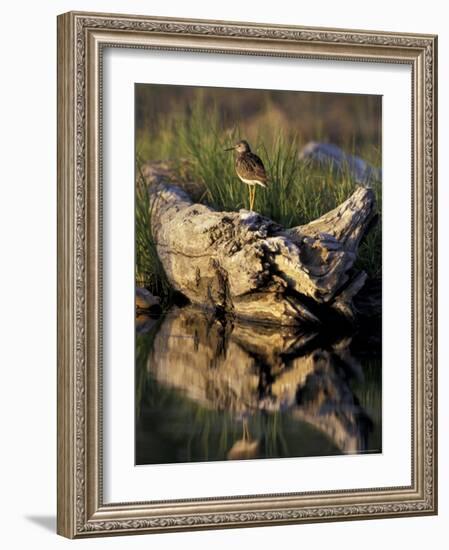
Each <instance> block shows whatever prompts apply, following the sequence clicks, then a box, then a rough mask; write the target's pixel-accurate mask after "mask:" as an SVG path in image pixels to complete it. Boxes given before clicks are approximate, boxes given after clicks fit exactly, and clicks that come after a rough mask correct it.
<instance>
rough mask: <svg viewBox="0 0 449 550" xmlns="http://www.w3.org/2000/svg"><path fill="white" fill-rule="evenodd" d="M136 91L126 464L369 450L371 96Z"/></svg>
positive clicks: (375, 222)
mask: <svg viewBox="0 0 449 550" xmlns="http://www.w3.org/2000/svg"><path fill="white" fill-rule="evenodd" d="M134 100H135V104H134V112H135V242H134V245H135V254H134V258H135V313H136V315H135V396H134V402H135V439H134V441H135V449H134V454H135V464H136V465H138V466H139V465H146V464H173V463H189V462H207V461H226V460H247V459H253V460H255V459H259V460H261V459H285V458H298V457H329V456H338V455H348V454H361V453H365V454H366V453H382V368H383V367H382V96H381V95H369V94H349V93H344V94H343V93H324V92H311V91H298V90H272V89H248V88H220V87H199V86H180V85H162V84H147V83H136V84H135V88H134ZM336 460H338V459H336ZM337 465H338V464H336V466H337Z"/></svg>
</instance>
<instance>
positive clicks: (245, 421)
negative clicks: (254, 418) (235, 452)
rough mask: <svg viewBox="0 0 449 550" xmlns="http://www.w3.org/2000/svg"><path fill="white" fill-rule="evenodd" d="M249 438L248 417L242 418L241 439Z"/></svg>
mask: <svg viewBox="0 0 449 550" xmlns="http://www.w3.org/2000/svg"><path fill="white" fill-rule="evenodd" d="M248 440H249V431H248V419H247V418H244V419H243V441H248Z"/></svg>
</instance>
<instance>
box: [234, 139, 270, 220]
mask: <svg viewBox="0 0 449 550" xmlns="http://www.w3.org/2000/svg"><path fill="white" fill-rule="evenodd" d="M225 151H235V152H236V153H237V154H236V156H235V171H236V173H237V176H238V177H239V178H240V179H241V180H242V181H243V183H246V185H247V186H248V191H249V209H250V211H251V212H252V211H253V207H254V199H255V197H256V185H260V186H261V187H264V188H266V187H267V181H268V177H267V173H266V171H265V167H264V165H263V162H262V161H261V159H260V158H259V157H258V156H257V155H255V154H254V153H252V152H251V148H250V146H249V143H248V142H247V141H246V140H244V139H242V140H240V141H239V142H238V143H236V144H235V145H234V146H232V147H229V148H228V149H225Z"/></svg>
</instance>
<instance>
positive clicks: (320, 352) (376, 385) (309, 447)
mask: <svg viewBox="0 0 449 550" xmlns="http://www.w3.org/2000/svg"><path fill="white" fill-rule="evenodd" d="M333 332H335V331H333ZM380 351H381V350H380V337H377V338H373V337H372V335H371V334H370V335H369V336H368V337H366V335H364V336H361V335H360V334H352V335H347V334H346V335H344V336H343V335H341V336H340V337H335V336H333V337H332V338H331V337H330V336H329V335H323V334H320V333H317V332H302V331H301V330H299V329H298V328H297V327H296V328H292V327H278V326H276V327H274V326H264V325H258V324H254V323H243V322H240V321H235V320H234V321H229V320H225V319H217V318H216V317H213V316H211V315H209V314H207V313H205V312H203V311H201V310H198V309H197V308H194V307H193V306H186V307H183V308H178V307H173V308H172V309H171V310H170V311H168V312H167V313H166V314H164V315H161V316H160V317H158V318H154V317H153V318H149V317H139V318H138V319H137V334H136V449H135V451H136V453H135V456H136V464H156V463H157V464H161V463H175V462H197V461H209V460H230V459H249V458H281V457H302V456H329V455H336V454H347V453H379V452H381V451H382V440H381V434H382V429H381V428H382V426H381V406H382V400H381V398H382V391H381V390H382V372H381V353H380Z"/></svg>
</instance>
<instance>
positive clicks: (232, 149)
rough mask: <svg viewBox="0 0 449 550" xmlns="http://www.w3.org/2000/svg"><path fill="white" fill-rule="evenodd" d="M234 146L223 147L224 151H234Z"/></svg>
mask: <svg viewBox="0 0 449 550" xmlns="http://www.w3.org/2000/svg"><path fill="white" fill-rule="evenodd" d="M234 149H235V147H229V149H225V151H234Z"/></svg>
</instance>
